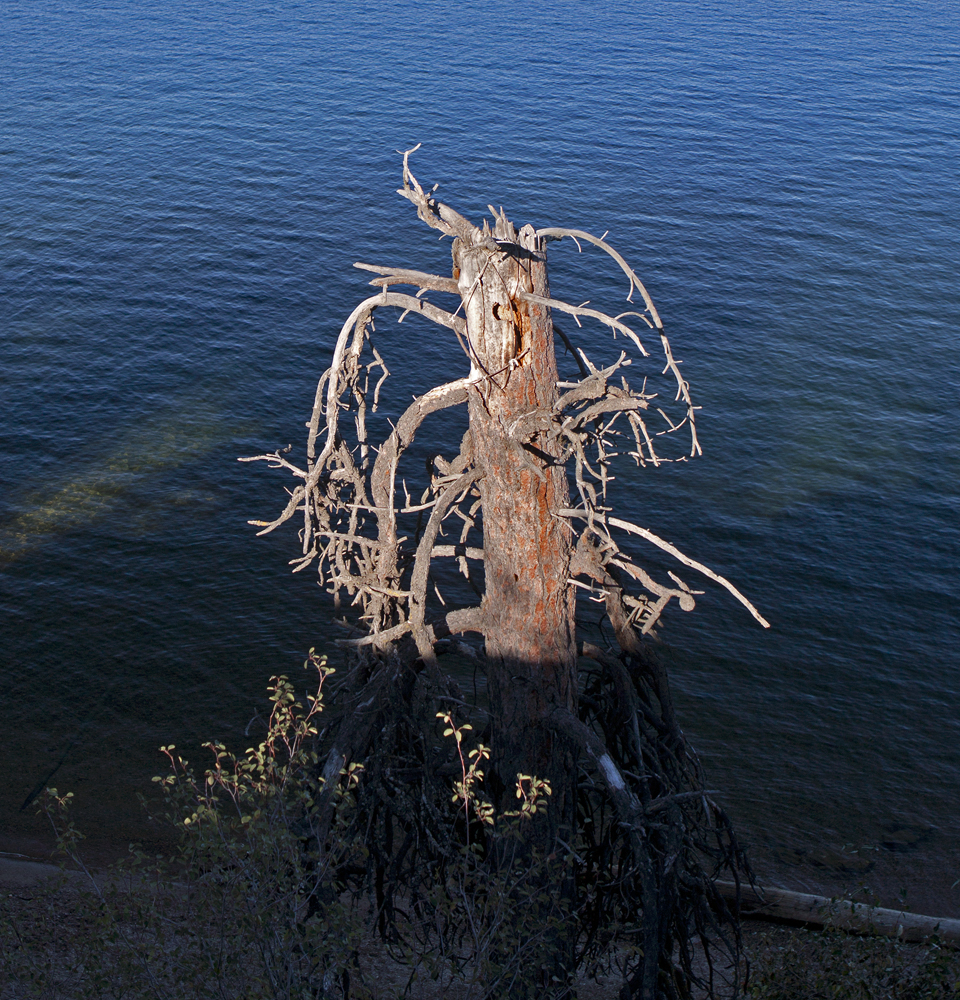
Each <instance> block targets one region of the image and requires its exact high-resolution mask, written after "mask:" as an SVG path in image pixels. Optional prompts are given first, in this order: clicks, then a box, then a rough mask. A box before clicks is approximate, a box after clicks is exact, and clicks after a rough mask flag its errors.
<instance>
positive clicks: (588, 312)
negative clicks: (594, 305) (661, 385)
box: [517, 290, 650, 358]
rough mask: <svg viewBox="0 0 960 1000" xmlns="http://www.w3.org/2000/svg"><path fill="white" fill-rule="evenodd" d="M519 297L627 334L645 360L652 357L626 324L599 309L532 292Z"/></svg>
mask: <svg viewBox="0 0 960 1000" xmlns="http://www.w3.org/2000/svg"><path fill="white" fill-rule="evenodd" d="M517 297H518V298H520V299H522V300H523V301H524V302H535V303H536V304H537V305H540V306H549V307H550V308H551V309H558V310H559V311H560V312H565V313H569V314H570V315H571V316H589V317H591V318H592V319H598V320H600V322H601V323H604V324H605V325H606V326H609V327H610V328H611V329H613V330H619V331H620V332H621V333H623V334H626V336H628V337H629V338H630V339H631V340H632V341H633V342H634V344H636V346H637V349H638V350H639V351H640V353H641V354H642V355H643V356H644V357H645V358H649V357H650V355H649V354H648V353H647V351H646V349H645V348H644V346H643V344H641V343H640V338H639V337H638V336H637V335H636V334H635V333H634V332H633V330H631V329H630V327H629V326H627V324H626V323H621V322H620V320H618V319H615V318H614V317H613V316H608V315H607V314H606V313H603V312H600V311H599V310H598V309H585V308H584V307H583V306H572V305H570V303H569V302H561V301H560V300H559V299H545V298H543V297H542V296H540V295H534V294H533V293H532V292H524V291H522V290H521V291H519V292H518V293H517Z"/></svg>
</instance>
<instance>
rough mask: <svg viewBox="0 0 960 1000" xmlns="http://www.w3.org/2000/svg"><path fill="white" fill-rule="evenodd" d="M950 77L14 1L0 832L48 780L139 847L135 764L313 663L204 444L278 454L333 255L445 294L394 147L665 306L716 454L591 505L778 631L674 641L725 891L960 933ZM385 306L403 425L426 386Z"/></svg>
mask: <svg viewBox="0 0 960 1000" xmlns="http://www.w3.org/2000/svg"><path fill="white" fill-rule="evenodd" d="M958 52H960V8H958V6H957V4H956V3H947V4H944V3H940V4H936V5H934V4H930V3H925V2H920V3H915V4H908V5H905V4H894V3H890V2H882V0H881V2H871V3H860V2H838V3H834V4H831V5H830V6H828V7H827V6H823V5H820V4H812V3H799V4H791V5H780V6H777V5H774V6H771V5H767V4H760V3H755V2H745V3H739V4H735V5H727V4H715V3H710V2H706V0H692V2H689V3H680V2H668V3H665V4H660V5H658V6H657V7H656V9H655V10H653V9H652V8H651V9H648V10H645V9H644V8H643V5H638V4H632V3H630V4H628V3H622V2H613V3H609V2H608V3H604V4H598V3H576V4H574V3H572V2H559V0H555V2H545V3H541V4H538V5H536V6H535V7H530V6H529V5H528V6H521V5H515V4H507V3H502V2H492V3H483V4H480V3H476V2H469V0H468V2H464V3H461V4H458V5H448V4H438V3H432V2H428V3H424V4H420V5H418V6H417V7H416V8H415V9H414V8H411V6H410V5H408V4H401V3H391V2H387V0H372V2H370V3H367V4H364V5H363V6H362V7H361V6H359V5H356V7H355V9H350V8H349V5H348V6H344V5H333V4H305V3H295V2H292V3H288V4H284V5H282V6H278V5H276V4H268V3H257V2H253V3H249V4H245V5H243V6H242V8H241V7H238V6H237V5H235V4H227V3H224V2H216V0H201V2H199V3H191V4H187V3H184V2H182V0H164V2H162V3H161V2H159V0H137V2H136V3H134V2H132V0H112V2H109V3H107V2H83V3H78V2H75V3H70V2H57V3H53V2H50V0H29V2H27V0H7V2H6V3H4V5H3V9H2V12H0V88H2V93H3V95H4V99H3V101H2V102H0V180H2V185H0V248H2V249H0V266H2V280H3V295H2V297H0V336H2V339H3V353H2V355H0V372H2V379H0V404H2V408H3V415H4V419H3V423H2V428H0V607H2V615H3V638H2V642H0V713H2V725H3V731H4V732H5V734H6V739H5V740H4V741H3V743H2V749H0V758H2V768H3V772H4V774H6V775H7V780H6V781H5V782H4V786H3V789H2V791H0V850H17V849H19V847H22V846H23V845H24V844H27V845H29V843H33V841H32V840H31V838H35V837H37V836H39V834H38V832H37V831H38V829H39V828H37V827H36V826H34V825H33V818H32V816H31V813H30V810H27V811H25V812H24V813H20V812H18V810H19V808H20V805H21V803H22V802H23V801H24V799H25V798H26V797H27V796H28V794H29V792H30V791H31V789H32V788H34V787H35V785H36V784H37V783H38V782H39V781H41V780H43V779H44V777H46V776H47V775H49V774H50V773H51V771H52V770H53V769H54V768H55V767H56V766H57V765H58V763H60V769H59V771H58V772H56V783H57V784H58V785H60V787H61V788H72V789H73V790H74V791H76V792H77V795H78V799H80V800H81V804H82V803H84V802H86V803H87V807H86V809H87V811H86V813H85V814H84V815H85V820H84V821H85V822H86V823H88V824H91V825H92V826H93V828H94V829H95V830H99V831H100V832H101V833H102V834H103V835H104V836H111V837H114V838H122V837H124V836H127V835H135V834H137V833H142V832H143V829H142V824H141V823H140V821H139V819H138V813H137V809H136V805H135V804H134V803H133V791H134V790H135V789H138V788H141V787H143V786H144V779H145V778H146V777H148V776H149V775H150V774H152V773H154V771H155V770H157V769H158V768H159V767H160V766H161V761H160V759H159V756H158V754H157V753H156V747H157V746H158V745H159V744H161V743H170V742H176V743H177V744H178V745H180V746H182V747H189V748H193V749H192V750H191V751H190V753H191V755H193V756H194V757H195V756H196V753H197V751H196V749H195V748H196V744H197V743H198V742H199V741H200V740H202V739H206V738H219V737H223V738H230V739H231V740H233V739H242V736H240V735H239V734H240V732H241V731H242V729H243V727H244V726H245V725H246V723H247V721H248V720H249V718H250V717H251V716H252V714H253V712H254V709H255V707H256V705H257V704H258V701H259V699H260V697H261V692H262V691H263V690H264V688H265V685H266V681H267V679H268V678H269V676H270V675H271V674H272V673H277V672H280V671H287V672H293V671H296V670H298V669H299V663H300V661H301V660H302V657H303V652H304V651H305V649H306V648H308V647H309V646H310V645H317V646H320V647H322V646H324V644H325V643H329V640H330V635H331V633H330V630H329V626H328V625H327V624H326V623H327V621H328V618H329V609H327V608H326V606H325V605H324V604H323V602H322V600H321V599H320V594H319V591H318V589H317V587H316V585H315V582H314V581H312V580H310V579H308V578H307V576H306V575H303V576H298V577H293V578H291V577H290V576H289V575H288V573H287V567H286V564H285V563H286V559H287V558H289V557H290V556H291V555H293V554H294V546H295V541H294V538H293V536H292V534H288V535H287V536H285V537H277V536H271V537H270V538H268V539H255V538H254V537H253V532H252V529H249V528H248V527H247V525H246V523H245V522H246V519H247V518H249V517H264V516H267V515H269V514H271V513H272V512H274V511H275V510H277V509H278V507H279V505H280V504H281V502H282V500H283V494H282V491H281V486H282V485H284V484H282V482H281V481H280V480H279V479H278V478H275V477H271V476H270V475H269V474H268V473H267V472H266V470H263V469H259V468H251V467H250V466H240V465H238V464H237V463H236V461H235V459H236V457H237V456H238V455H242V454H250V453H254V452H257V451H262V450H264V449H272V448H274V447H276V446H278V445H280V446H282V445H285V444H286V443H288V442H291V443H294V445H295V446H299V444H300V442H301V441H302V438H303V434H304V431H303V422H304V420H305V419H306V416H307V414H308V411H309V407H310V405H311V402H312V399H313V394H314V390H315V386H316V380H317V377H318V376H319V374H320V372H321V371H322V370H323V368H324V367H325V365H326V363H327V359H328V358H329V353H330V350H331V345H332V342H333V337H334V336H335V334H336V332H337V330H338V328H339V325H340V323H341V322H342V319H343V317H344V316H345V315H346V314H347V312H348V311H349V309H350V307H351V305H352V304H353V303H354V302H356V301H357V300H358V299H359V298H360V297H361V296H362V295H363V294H364V288H365V286H364V284H363V281H364V278H363V276H362V275H361V274H360V273H359V272H356V271H354V270H353V269H352V267H351V265H352V263H353V261H354V260H368V261H373V262H383V263H393V264H398V265H408V266H414V267H420V268H422V269H424V270H430V269H439V270H443V269H446V268H448V267H449V257H448V253H449V251H448V248H447V247H446V246H444V245H441V244H438V243H437V242H436V240H435V239H434V238H433V236H432V234H431V233H430V232H429V231H428V230H426V228H425V227H423V226H422V225H420V224H418V223H417V222H416V220H415V219H414V218H413V215H412V212H411V211H410V208H409V205H408V204H407V203H405V202H403V201H402V200H401V199H399V198H397V197H396V196H395V194H394V193H393V192H394V189H395V188H396V187H397V184H398V180H399V158H398V156H397V153H396V150H399V149H404V148H407V147H409V146H411V145H413V144H414V143H416V142H418V141H422V142H423V143H424V148H423V150H422V151H421V153H420V154H418V157H419V158H418V160H417V164H418V169H419V171H420V174H421V175H422V177H423V179H425V180H426V179H429V181H430V182H431V183H433V182H440V183H441V185H442V187H441V192H442V193H443V194H444V195H445V196H446V197H447V198H448V199H450V200H451V201H452V202H453V203H454V204H455V205H457V206H458V207H460V208H461V209H462V210H463V211H464V212H466V213H467V214H469V215H471V216H472V217H474V218H475V219H479V218H480V217H481V215H482V213H483V212H484V211H485V210H486V205H487V203H488V202H495V203H496V204H498V205H499V204H502V205H504V207H505V208H506V209H507V212H508V214H510V216H511V217H512V218H513V219H514V220H515V221H517V222H518V223H523V222H527V221H532V222H534V223H535V224H537V225H570V226H577V227H582V228H587V229H590V230H593V231H595V232H597V233H601V232H603V231H604V230H607V229H609V230H610V231H611V238H612V239H613V241H614V242H615V244H616V245H617V246H618V247H619V248H620V249H621V250H622V251H623V252H624V253H625V254H626V255H627V257H628V258H629V259H630V260H631V261H632V262H633V263H634V265H635V266H636V267H637V269H638V270H639V272H640V273H641V275H642V276H643V278H644V280H645V281H646V282H647V284H648V287H649V289H650V291H651V293H652V294H653V296H654V299H655V301H656V303H657V305H658V308H659V310H660V313H661V315H662V316H664V318H665V320H666V322H667V325H668V329H669V330H670V332H671V336H672V339H673V343H674V347H675V350H676V353H677V355H678V356H679V357H681V358H682V359H683V361H684V362H685V371H686V373H687V377H688V378H689V379H690V382H691V384H692V387H693V391H694V393H695V394H696V396H697V398H698V401H699V402H700V403H701V404H702V405H703V411H702V418H701V421H702V424H701V426H702V432H701V437H702V441H703V445H704V448H705V456H704V458H703V459H702V460H700V461H697V462H693V463H687V464H678V465H672V466H667V467H664V468H661V469H659V470H653V469H645V470H639V471H638V470H632V471H631V470H629V469H625V470H624V471H623V474H622V476H621V478H620V479H619V481H618V483H617V494H616V497H615V501H616V503H617V504H618V505H619V506H620V508H621V510H623V511H624V512H625V513H626V514H627V515H628V516H631V517H633V518H634V519H636V520H639V521H640V522H641V523H643V524H645V525H649V526H650V527H651V528H653V529H654V530H656V531H658V532H659V533H661V534H662V535H663V536H665V537H667V538H669V539H671V540H672V541H674V542H675V543H676V544H678V545H680V546H681V547H682V548H684V549H685V550H686V551H688V552H690V553H693V554H695V555H696V556H697V557H698V558H700V559H702V560H703V561H704V562H707V563H708V564H710V565H712V566H713V567H714V568H715V569H716V570H717V571H718V572H720V573H722V574H723V575H725V576H727V577H729V578H730V579H732V580H734V581H735V582H736V583H737V584H738V585H739V586H741V587H742V589H743V590H744V591H746V592H747V593H748V594H749V595H750V596H751V597H752V598H753V599H754V600H755V601H756V602H757V603H758V604H759V605H760V606H761V608H762V610H763V612H764V614H765V615H766V616H767V617H768V618H769V619H770V620H771V622H772V623H773V625H774V628H773V629H772V630H771V631H770V632H769V633H767V632H763V631H762V630H760V629H759V628H757V627H756V625H755V623H754V622H753V621H752V620H751V619H750V618H749V617H748V616H746V615H745V614H743V613H741V609H740V608H739V606H737V605H736V604H735V602H733V601H732V599H730V598H729V597H728V596H727V595H725V594H724V593H722V592H719V591H716V590H712V589H711V590H708V592H707V594H706V595H705V596H704V598H703V599H702V600H701V601H700V606H699V609H698V613H697V614H694V615H683V614H681V613H679V612H676V613H675V614H674V615H673V616H671V617H670V618H669V621H668V624H667V628H666V630H665V632H664V639H665V642H666V652H667V655H668V656H669V658H670V662H671V665H672V670H673V678H674V683H675V686H676V688H677V691H678V697H679V700H680V703H681V711H682V717H683V719H684V723H685V725H686V728H687V730H688V732H689V734H690V736H691V738H692V740H693V742H694V743H695V745H696V746H697V747H698V748H699V750H700V752H701V755H702V757H703V760H704V764H705V767H706V769H707V772H708V774H709V780H710V784H711V786H712V787H716V788H721V789H723V797H724V800H725V801H726V802H727V803H728V805H729V807H730V809H731V811H732V812H733V813H734V815H735V817H736V818H737V820H738V823H739V825H740V827H741V829H742V830H743V833H744V838H745V840H746V841H747V842H748V844H749V845H750V846H751V849H752V850H753V852H754V857H755V859H756V862H757V866H758V868H760V869H761V871H762V873H764V874H766V875H767V876H768V877H769V878H771V879H773V880H778V881H780V882H781V883H782V884H785V885H790V886H793V887H795V888H808V887H812V888H833V887H837V886H839V887H841V888H844V887H846V888H849V887H852V886H853V885H855V884H856V882H857V881H859V880H865V881H866V882H867V883H868V884H871V885H873V886H875V887H876V888H877V889H878V891H880V892H881V893H882V894H885V897H889V896H890V895H891V894H893V893H896V891H897V890H898V889H900V888H901V887H902V888H904V889H906V890H907V894H908V900H909V902H910V903H911V904H912V905H914V906H915V908H917V909H928V910H930V909H932V910H934V911H936V912H940V913H943V914H948V913H949V914H952V915H960V895H958V893H960V889H958V888H957V887H956V883H957V880H958V879H960V819H958V809H957V804H958V802H960V726H958V715H960V680H958V671H957V667H958V654H957V646H958V643H957V628H956V622H957V613H958V599H960V570H958V562H960V560H958V557H960V544H958V542H960V533H958V525H957V506H958V504H957V501H958V496H957V494H958V470H960V464H958V457H960V456H958V441H960V426H958V423H960V418H958V412H960V410H958V405H957V403H958V399H957V396H958V393H957V390H958V381H960V375H958V372H960V349H958V338H957V333H956V331H957V325H958V318H960V291H958V281H957V277H958V275H957V271H958V262H960V237H958V227H957V220H958V219H960V177H958V173H960V167H958V165H960V148H958V147H960V114H958V111H960V72H958V68H960V67H958ZM551 254H552V258H551V281H552V286H553V288H554V290H555V291H556V292H557V293H558V294H561V295H564V296H566V297H568V298H570V299H573V300H576V301H582V300H583V299H585V298H591V299H592V300H594V302H595V303H596V304H597V305H598V306H601V307H603V306H604V305H608V306H609V307H610V308H613V309H617V308H619V307H618V306H617V299H618V296H621V295H622V291H623V290H622V288H621V287H620V283H619V282H618V280H617V278H616V275H614V274H611V272H610V271H609V269H608V268H607V267H606V265H605V263H604V261H603V260H601V259H600V257H599V255H590V254H585V255H583V256H582V257H580V256H578V255H576V253H575V252H573V248H567V247H566V246H565V245H564V246H562V247H556V248H554V249H552V250H551ZM389 323H390V321H388V324H387V325H384V326H383V331H384V332H383V341H382V342H383V343H384V345H387V344H388V343H389V344H390V345H391V347H392V349H393V350H394V352H395V353H396V352H399V351H400V350H403V351H405V353H406V355H407V358H408V359H409V360H408V361H407V362H406V363H405V362H404V361H402V360H398V372H397V376H396V378H397V382H396V389H395V391H396V392H398V393H399V394H398V395H397V396H396V397H395V398H396V399H399V400H403V399H408V398H409V395H408V394H409V392H413V391H416V390H417V389H418V388H421V389H422V388H425V387H427V386H428V385H429V384H431V383H432V382H435V381H441V380H446V378H448V377H449V375H450V372H451V371H453V372H454V373H457V372H459V370H460V369H461V367H462V360H461V357H460V354H459V349H458V348H457V346H456V344H455V343H453V342H451V341H449V340H447V339H445V337H444V336H443V335H442V334H438V333H436V332H433V331H430V330H427V329H425V328H421V327H417V326H416V325H410V324H405V325H404V326H402V327H393V326H392V325H389ZM589 336H590V337H596V338H599V337H600V336H601V334H599V333H598V332H596V331H590V332H589ZM385 349H386V347H385ZM397 356H398V355H397ZM440 433H441V434H443V433H444V429H443V428H442V427H441V428H440ZM447 433H452V432H451V431H450V430H449V428H448V429H447ZM446 443H447V444H448V445H449V444H450V443H451V442H450V441H447V442H446ZM654 562H656V560H654ZM897 827H901V828H904V827H906V828H907V829H908V832H910V831H912V832H913V839H914V840H916V837H917V836H918V835H920V834H922V836H921V839H920V840H919V843H918V844H917V845H916V846H915V847H913V849H911V850H906V849H904V850H902V851H894V850H890V849H887V848H884V847H882V846H881V845H882V844H883V843H884V842H885V841H886V842H888V843H890V842H892V841H895V840H896V837H895V836H894V833H893V832H891V831H895V829H896V828H897ZM18 845H19V847H18ZM900 846H901V847H904V848H906V847H908V846H909V845H908V844H906V843H905V842H904V843H901V844H900ZM857 849H859V850H860V854H858V855H851V857H857V858H860V859H867V860H869V861H875V862H876V866H875V868H873V870H872V871H869V872H865V873H864V872H853V871H851V870H846V871H844V870H843V864H842V862H843V856H842V852H846V853H848V854H849V852H851V851H854V850H857ZM831 852H833V853H831ZM838 857H839V858H840V861H839V862H838V860H837V859H838ZM853 867H856V865H854V866H853ZM861 867H862V866H861ZM848 869H849V866H848Z"/></svg>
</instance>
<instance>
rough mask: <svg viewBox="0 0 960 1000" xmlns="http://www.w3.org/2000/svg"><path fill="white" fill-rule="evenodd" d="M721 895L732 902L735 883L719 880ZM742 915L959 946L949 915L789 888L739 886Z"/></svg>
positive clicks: (959, 931) (957, 923)
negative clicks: (938, 914)
mask: <svg viewBox="0 0 960 1000" xmlns="http://www.w3.org/2000/svg"><path fill="white" fill-rule="evenodd" d="M716 886H717V888H718V889H719V890H720V895H721V896H723V898H724V899H726V900H728V901H730V902H736V900H737V886H736V885H734V883H733V882H717V883H716ZM739 912H740V916H741V917H751V918H755V919H760V920H762V919H772V920H789V921H793V922H795V923H802V924H810V925H812V926H814V927H838V928H840V929H841V930H846V931H851V932H853V933H855V934H881V935H883V936H884V937H895V938H900V939H901V940H903V941H910V942H920V941H927V940H929V939H930V938H932V937H937V938H938V939H939V940H940V942H941V943H942V944H947V945H950V947H952V948H960V920H954V919H952V918H950V917H927V916H923V915H922V914H920V913H909V912H907V911H906V910H888V909H885V908H883V907H881V906H868V905H867V904H866V903H853V902H850V901H849V900H846V899H827V897H826V896H815V895H811V894H810V893H806V892H791V891H790V890H789V889H763V890H762V892H757V891H756V890H755V889H751V888H750V887H749V886H740V907H739Z"/></svg>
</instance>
